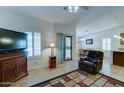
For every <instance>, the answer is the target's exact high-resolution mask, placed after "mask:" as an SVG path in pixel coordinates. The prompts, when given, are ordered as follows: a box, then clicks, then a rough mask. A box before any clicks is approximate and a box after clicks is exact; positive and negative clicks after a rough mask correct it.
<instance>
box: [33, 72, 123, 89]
mask: <svg viewBox="0 0 124 93" xmlns="http://www.w3.org/2000/svg"><path fill="white" fill-rule="evenodd" d="M32 87H124V83H123V82H120V81H117V80H115V79H112V78H110V77H107V76H105V75H102V74H97V75H92V74H90V73H87V72H85V71H82V70H76V71H73V72H70V73H68V74H65V75H61V76H59V77H57V78H54V79H51V80H48V81H45V82H42V83H39V84H36V85H34V86H32Z"/></svg>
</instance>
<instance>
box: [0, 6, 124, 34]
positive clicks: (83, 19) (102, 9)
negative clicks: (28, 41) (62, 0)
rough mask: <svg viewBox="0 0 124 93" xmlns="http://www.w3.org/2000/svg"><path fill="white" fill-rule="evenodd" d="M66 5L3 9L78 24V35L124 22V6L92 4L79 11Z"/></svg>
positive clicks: (3, 8)
mask: <svg viewBox="0 0 124 93" xmlns="http://www.w3.org/2000/svg"><path fill="white" fill-rule="evenodd" d="M63 8H64V6H3V7H0V9H2V10H7V11H10V12H14V13H19V14H22V15H26V16H31V17H33V18H36V19H39V20H45V21H49V22H53V23H60V24H76V25H77V32H78V35H82V34H87V33H92V32H95V31H103V30H105V29H109V28H111V27H115V26H118V25H120V24H123V23H124V19H123V16H124V13H123V10H124V7H116V6H90V8H89V10H88V11H86V10H84V9H80V10H79V12H78V13H69V12H68V11H65V10H64V9H63Z"/></svg>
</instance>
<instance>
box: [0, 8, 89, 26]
mask: <svg viewBox="0 0 124 93" xmlns="http://www.w3.org/2000/svg"><path fill="white" fill-rule="evenodd" d="M63 8H64V6H8V7H7V6H5V7H4V6H3V7H0V9H4V10H8V11H11V12H15V13H21V14H23V15H27V16H32V17H34V18H37V19H41V20H46V21H50V22H53V23H60V24H72V23H73V22H74V21H75V18H77V16H78V15H81V16H82V17H83V16H84V14H85V13H88V11H86V10H83V9H80V12H78V13H76V14H74V13H69V12H68V11H65V10H64V9H63ZM89 10H90V9H89Z"/></svg>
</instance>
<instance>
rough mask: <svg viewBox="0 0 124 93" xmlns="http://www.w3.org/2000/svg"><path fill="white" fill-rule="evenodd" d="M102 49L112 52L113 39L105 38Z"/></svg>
mask: <svg viewBox="0 0 124 93" xmlns="http://www.w3.org/2000/svg"><path fill="white" fill-rule="evenodd" d="M102 48H103V50H104V51H110V50H111V39H110V38H103V40H102Z"/></svg>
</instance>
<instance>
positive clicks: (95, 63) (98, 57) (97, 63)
mask: <svg viewBox="0 0 124 93" xmlns="http://www.w3.org/2000/svg"><path fill="white" fill-rule="evenodd" d="M102 62H103V52H100V51H94V50H89V51H88V53H87V56H86V57H85V58H80V60H79V61H78V67H79V69H82V70H85V71H87V72H90V73H92V74H96V73H98V72H99V71H100V70H101V69H102Z"/></svg>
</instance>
